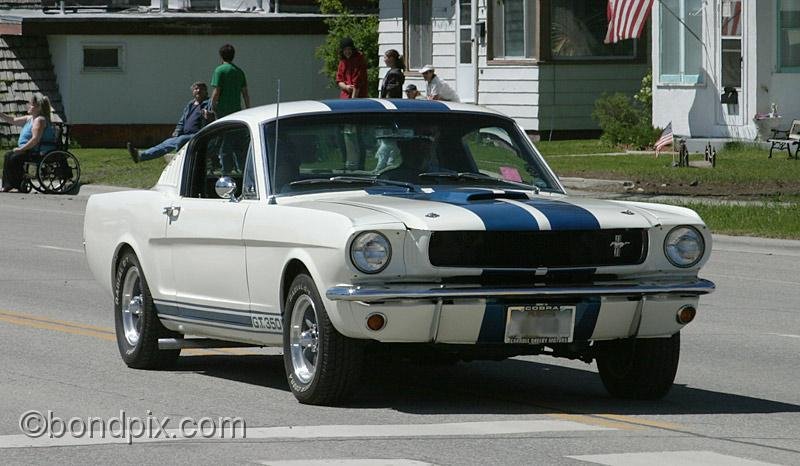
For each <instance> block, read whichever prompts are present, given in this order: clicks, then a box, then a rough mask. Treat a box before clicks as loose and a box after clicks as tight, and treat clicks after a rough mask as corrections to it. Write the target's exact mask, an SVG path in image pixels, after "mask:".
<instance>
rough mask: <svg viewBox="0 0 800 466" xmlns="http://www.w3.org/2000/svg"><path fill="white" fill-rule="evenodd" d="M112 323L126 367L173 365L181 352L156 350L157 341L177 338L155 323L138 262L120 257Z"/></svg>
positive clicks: (131, 256)
mask: <svg viewBox="0 0 800 466" xmlns="http://www.w3.org/2000/svg"><path fill="white" fill-rule="evenodd" d="M114 323H115V327H116V334H117V346H118V347H119V353H120V355H121V356H122V360H123V361H125V364H127V365H128V367H133V368H136V369H156V368H161V367H166V366H169V365H171V364H173V363H174V362H175V360H176V359H177V358H178V355H179V354H180V350H179V349H178V350H159V349H158V339H159V338H167V337H176V336H179V335H178V334H176V333H175V332H170V331H169V330H167V329H166V328H165V327H164V326H163V325H161V321H159V320H158V315H157V314H156V308H155V306H154V305H153V297H152V296H151V295H150V289H149V288H148V287H147V281H146V280H145V278H144V274H143V272H142V267H141V265H140V264H139V259H138V258H137V257H136V254H134V253H133V252H127V253H125V254H124V255H123V256H122V259H121V260H120V261H119V265H118V266H117V273H116V275H115V279H114Z"/></svg>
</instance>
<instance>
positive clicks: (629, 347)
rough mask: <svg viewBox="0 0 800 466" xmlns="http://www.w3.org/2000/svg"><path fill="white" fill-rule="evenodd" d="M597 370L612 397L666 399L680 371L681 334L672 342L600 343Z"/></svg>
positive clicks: (641, 339) (631, 340)
mask: <svg viewBox="0 0 800 466" xmlns="http://www.w3.org/2000/svg"><path fill="white" fill-rule="evenodd" d="M598 346H599V348H598V354H597V368H598V370H599V372H600V378H601V379H602V380H603V385H605V387H606V389H607V390H608V392H609V393H610V394H611V395H612V396H616V397H620V398H633V399H640V400H654V399H658V398H662V397H663V396H664V395H666V394H667V392H668V391H669V389H670V388H671V387H672V382H673V381H674V380H675V373H676V372H677V370H678V359H679V355H680V348H681V336H680V333H676V334H675V335H672V336H671V337H670V338H627V339H624V340H613V341H604V342H599V343H598Z"/></svg>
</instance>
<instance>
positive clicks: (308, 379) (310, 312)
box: [283, 275, 363, 405]
mask: <svg viewBox="0 0 800 466" xmlns="http://www.w3.org/2000/svg"><path fill="white" fill-rule="evenodd" d="M283 363H284V367H285V369H286V378H287V380H288V382H289V387H291V389H292V394H294V396H295V398H297V400H298V401H299V402H301V403H305V404H313V405H329V404H335V403H337V402H339V401H341V400H343V399H345V398H346V397H347V396H348V395H350V393H351V392H352V391H353V389H354V388H355V387H356V385H357V384H358V382H359V378H360V375H361V366H362V363H363V346H362V344H361V342H359V341H358V340H354V339H352V338H347V337H345V336H344V335H342V334H340V333H339V332H338V331H337V330H336V328H334V326H333V324H332V323H331V321H330V319H329V318H328V313H327V311H326V310H325V306H324V305H323V304H322V300H321V299H320V296H319V292H318V291H317V288H316V286H315V285H314V281H313V280H312V279H311V277H309V276H308V275H298V276H297V277H296V278H295V279H294V281H293V282H292V286H291V288H289V293H288V296H287V298H286V304H285V307H284V314H283Z"/></svg>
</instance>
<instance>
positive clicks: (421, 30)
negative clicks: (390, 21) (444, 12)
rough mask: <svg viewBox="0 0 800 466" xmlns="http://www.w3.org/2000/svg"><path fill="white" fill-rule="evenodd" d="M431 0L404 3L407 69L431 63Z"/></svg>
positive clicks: (413, 0)
mask: <svg viewBox="0 0 800 466" xmlns="http://www.w3.org/2000/svg"><path fill="white" fill-rule="evenodd" d="M431 3H432V0H411V1H408V2H406V8H407V10H406V11H407V12H408V14H407V15H406V18H407V20H406V27H405V36H406V37H405V43H406V59H407V60H408V68H409V69H412V70H415V69H419V68H422V67H423V66H425V65H430V64H432V62H433V31H432V27H431V21H432V20H433V9H432V7H431Z"/></svg>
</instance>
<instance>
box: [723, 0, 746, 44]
mask: <svg viewBox="0 0 800 466" xmlns="http://www.w3.org/2000/svg"><path fill="white" fill-rule="evenodd" d="M731 10H732V11H731ZM741 19H742V2H741V1H726V2H724V4H723V8H722V35H723V36H741V35H742V27H741V25H742V22H741Z"/></svg>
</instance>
